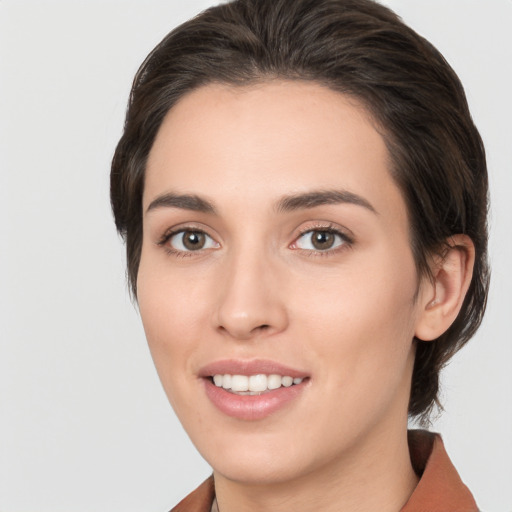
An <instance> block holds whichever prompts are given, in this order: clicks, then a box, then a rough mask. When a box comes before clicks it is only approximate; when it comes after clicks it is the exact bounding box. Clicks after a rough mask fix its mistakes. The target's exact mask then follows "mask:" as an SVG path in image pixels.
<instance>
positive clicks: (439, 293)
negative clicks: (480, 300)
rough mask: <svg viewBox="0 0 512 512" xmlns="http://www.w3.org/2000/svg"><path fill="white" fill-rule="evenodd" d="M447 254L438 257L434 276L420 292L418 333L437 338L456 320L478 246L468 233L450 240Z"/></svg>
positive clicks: (445, 252) (428, 337)
mask: <svg viewBox="0 0 512 512" xmlns="http://www.w3.org/2000/svg"><path fill="white" fill-rule="evenodd" d="M446 242H447V243H446V246H445V251H444V252H443V254H441V255H438V256H436V257H435V258H434V261H433V264H432V275H433V280H432V281H431V282H430V283H429V285H428V286H426V287H425V290H424V292H423V293H422V294H421V295H420V299H419V300H420V301H421V304H420V308H421V309H420V312H419V316H418V321H417V323H416V330H415V336H416V338H418V339H420V340H423V341H431V340H435V339H436V338H438V337H439V336H441V335H442V334H443V333H444V332H445V331H446V330H447V329H448V328H449V327H450V325H451V324H452V323H453V322H454V321H455V319H456V318H457V315H458V314H459V311H460V309H461V307H462V303H463V302H464V298H465V296H466V293H467V291H468V288H469V285H470V283H471V278H472V276H473V265H474V262H475V246H474V244H473V242H472V240H471V239H470V238H469V237H468V236H467V235H454V236H451V237H450V238H449V239H448V240H447V241H446Z"/></svg>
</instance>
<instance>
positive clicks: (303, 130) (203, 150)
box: [137, 81, 471, 512]
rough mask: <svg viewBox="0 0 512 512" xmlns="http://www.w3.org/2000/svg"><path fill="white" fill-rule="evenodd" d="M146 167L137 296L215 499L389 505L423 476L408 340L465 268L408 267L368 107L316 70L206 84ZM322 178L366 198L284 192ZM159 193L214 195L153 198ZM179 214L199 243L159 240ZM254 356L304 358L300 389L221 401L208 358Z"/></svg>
mask: <svg viewBox="0 0 512 512" xmlns="http://www.w3.org/2000/svg"><path fill="white" fill-rule="evenodd" d="M146 172H147V174H146V182H145V190H144V198H143V205H144V219H143V226H144V236H143V246H142V255H141V262H140V269H139V275H138V281H137V288H138V302H139V306H140V313H141V316H142V320H143V323H144V328H145V331H146V335H147V339H148V343H149V347H150V350H151V353H152V356H153V359H154V362H155V365H156V368H157V371H158V373H159V376H160V379H161V381H162V383H163V387H164V389H165V392H166V394H167V396H168V398H169V401H170V403H171V405H172V406H173V408H174V409H175V411H176V413H177V415H178V417H179V419H180V421H181V422H182V424H183V426H184V428H185V429H186V431H187V432H188V434H189V435H190V437H191V439H192V441H193V442H194V443H195V445H196V447H197V448H198V450H199V451H200V453H201V454H202V455H203V456H204V457H205V459H206V460H207V461H208V462H209V463H210V464H211V466H212V467H213V470H214V476H215V484H216V493H217V500H218V504H219V509H220V510H221V511H222V512H230V511H235V510H237V511H252V510H272V511H281V510H282V511H285V510H286V511H289V510H294V511H309V510H311V511H313V510H315V511H317V510H323V511H330V510H333V511H334V510H337V511H339V510H347V511H356V510H357V511H359V510H368V511H370V510H372V511H374V510H379V511H381V512H386V511H398V510H399V509H400V508H401V507H402V506H403V505H404V503H405V502H406V501H407V499H408V497H409V496H410V494H411V493H412V491H413V489H414V487H415V485H416V484H417V477H416V475H415V474H414V472H413V470H412V467H411V464H410V459H409V453H408V446H407V440H406V429H407V405H408V400H409V393H410V383H411V374H412V367H413V361H414V344H413V342H412V340H413V337H414V335H415V334H421V335H423V336H424V337H425V339H426V338H428V337H429V336H434V337H435V336H436V335H439V334H440V332H439V331H440V330H442V329H444V328H445V324H448V325H449V322H450V321H451V319H452V316H453V314H452V313H453V312H455V314H456V312H458V309H457V308H458V307H460V305H459V304H460V302H462V300H461V299H460V295H461V294H462V298H463V288H464V287H466V288H467V286H466V282H467V277H466V274H467V272H466V273H464V271H459V273H458V275H459V280H458V281H457V280H455V281H456V282H455V284H454V285H453V286H452V285H451V284H450V286H451V288H450V286H444V285H443V283H444V282H448V283H452V281H450V279H449V278H448V277H446V276H449V275H451V274H450V273H449V272H445V271H444V270H443V268H442V265H440V266H439V269H438V270H436V273H435V275H436V276H440V280H439V283H438V284H437V285H436V283H435V282H434V283H432V282H431V281H429V280H424V279H419V277H418V276H417V273H416V269H415V264H414V260H413V256H412V252H411V249H410V240H409V223H408V218H407V211H406V207H405V203H404V201H403V198H402V196H401V193H400V191H399V189H398V188H397V186H396V184H395V183H394V181H393V180H392V178H391V175H390V172H389V155H388V152H387V149H386V146H385V143H384V140H383V138H382V137H381V135H380V134H379V133H378V131H377V130H376V129H375V127H374V124H373V123H372V121H371V118H370V116H369V115H368V114H367V112H366V111H365V110H364V109H363V108H362V107H361V106H360V105H358V104H357V103H356V102H355V101H354V100H352V99H349V98H347V97H345V96H343V95H341V94H340V93H337V92H334V91H331V90H329V89H327V88H325V87H324V86H322V85H319V84H314V83H302V82H281V81H274V82H269V83H263V84H258V85H253V86H247V87H243V88H241V87H237V88H234V87H229V86H224V85H218V84H216V85H208V86H204V87H202V88H200V89H198V90H195V91H193V92H191V93H189V94H188V95H187V96H185V97H184V98H182V99H181V100H180V102H179V103H178V104H177V105H176V106H174V107H173V108H172V109H171V111H170V112H169V113H168V115H167V116H166V118H165V120H164V122H163V124H162V126H161V128H160V130H159V133H158V135H157V138H156V140H155V143H154V146H153V148H152V150H151V152H150V155H149V160H148V164H147V171H146ZM326 190H329V191H332V190H335V191H340V190H343V191H348V192H350V193H351V194H356V195H357V196H358V197H360V198H362V199H363V200H364V201H366V202H367V203H368V204H369V205H371V208H369V207H365V206H361V205H360V204H353V203H350V202H349V203H347V202H341V203H336V204H320V205H317V206H315V207H312V208H309V207H303V206H302V207H299V208H296V209H293V210H286V211H282V210H279V209H277V208H276V204H278V203H279V201H281V200H282V198H283V197H285V196H290V195H297V194H305V193H311V192H316V191H326ZM169 193H172V194H188V195H193V196H199V197H201V198H203V199H204V200H207V201H208V202H209V203H210V204H211V205H212V206H213V208H214V209H215V212H212V211H195V210H192V209H189V208H184V207H181V206H183V205H181V206H180V207H177V206H169V205H167V206H165V205H162V204H160V205H159V206H158V205H156V206H155V203H154V201H155V200H158V198H159V197H162V196H163V195H165V194H169ZM151 203H153V207H152V208H150V209H149V210H148V207H149V205H150V204H151ZM372 210H373V211H372ZM171 228H172V229H174V230H175V231H179V230H180V229H189V230H198V229H199V230H201V231H203V232H204V233H206V234H207V238H206V240H207V244H206V245H205V248H204V249H201V250H198V251H188V252H187V251H184V250H183V246H179V241H180V239H181V235H177V236H175V237H174V238H172V239H170V240H166V241H165V242H164V240H165V234H166V233H168V232H169V230H170V229H171ZM326 228H329V229H336V230H339V232H340V233H341V235H340V236H338V235H336V237H335V240H336V242H335V244H334V247H333V248H332V249H328V250H322V251H319V250H314V247H313V246H312V245H311V231H312V230H317V232H318V230H320V231H321V230H322V229H324V230H325V229H326ZM308 230H309V232H308ZM304 233H305V234H304ZM344 236H346V237H347V239H346V240H345V239H344V238H343V237H344ZM349 240H350V241H349ZM459 253H460V254H463V255H462V256H461V255H459ZM466 254H467V253H466V252H464V251H462V252H461V251H453V255H452V256H451V260H452V261H451V264H452V267H453V268H454V269H455V268H458V269H459V270H460V269H461V268H462V269H463V270H464V269H466V270H467V269H468V268H469V267H470V265H471V258H469V261H468V257H467V256H466ZM458 255H459V256H458ZM448 259H449V258H448ZM461 276H462V277H461ZM444 277H446V278H445V279H444V281H443V278H444ZM457 283H458V284H457ZM461 283H462V284H461ZM436 286H437V288H436ZM461 290H462V291H461ZM436 294H437V295H436ZM434 297H435V298H436V303H435V304H432V300H433V298H434ZM447 299H451V300H452V303H451V309H449V308H448V306H446V304H447ZM458 305H459V306H458ZM443 308H444V309H443ZM452 310H453V311H452ZM443 322H444V323H443ZM441 332H442V331H441ZM261 358H262V359H270V360H273V361H277V362H279V363H282V364H285V365H287V366H291V367H293V368H296V369H299V370H301V371H303V372H305V373H307V375H308V376H309V379H308V380H307V382H306V384H305V385H304V389H303V391H302V393H301V394H300V395H299V397H298V398H297V399H295V400H293V401H292V402H290V403H289V404H287V405H286V406H285V407H283V408H282V409H280V410H279V411H277V412H275V413H274V414H271V415H270V416H268V417H266V418H264V419H261V420H257V421H244V420H241V419H237V418H233V417H229V416H226V415H225V414H223V413H222V412H220V411H219V410H218V409H217V408H216V407H215V406H214V405H213V404H212V403H211V402H210V400H209V399H208V398H207V396H206V394H205V391H204V382H203V380H202V379H201V378H199V377H198V372H199V371H200V369H201V368H202V367H203V366H204V365H206V364H208V363H211V362H213V361H217V360H219V359H237V360H244V361H246V360H253V359H261ZM276 454H277V455H276ZM369 488H371V492H368V489H369Z"/></svg>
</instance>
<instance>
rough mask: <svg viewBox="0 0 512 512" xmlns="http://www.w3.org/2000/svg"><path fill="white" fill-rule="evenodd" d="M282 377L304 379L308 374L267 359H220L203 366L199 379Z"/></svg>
mask: <svg viewBox="0 0 512 512" xmlns="http://www.w3.org/2000/svg"><path fill="white" fill-rule="evenodd" d="M224 374H229V375H258V374H265V375H272V374H275V375H282V376H289V377H293V378H305V377H307V376H308V374H307V373H306V372H304V371H302V370H299V369H296V368H291V367H290V366H287V365H284V364H282V363H278V362H277V361H271V360H269V359H251V360H243V359H222V360H219V361H214V362H212V363H209V364H207V365H205V366H203V367H202V368H201V369H200V370H199V372H198V375H199V377H211V376H213V375H224Z"/></svg>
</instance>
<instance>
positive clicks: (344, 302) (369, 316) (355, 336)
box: [297, 253, 417, 393]
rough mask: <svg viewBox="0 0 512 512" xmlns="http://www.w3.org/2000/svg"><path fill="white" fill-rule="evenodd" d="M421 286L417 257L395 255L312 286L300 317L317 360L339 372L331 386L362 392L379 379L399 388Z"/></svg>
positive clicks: (333, 374)
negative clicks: (419, 283)
mask: <svg viewBox="0 0 512 512" xmlns="http://www.w3.org/2000/svg"><path fill="white" fill-rule="evenodd" d="M416 287H417V280H416V270H415V266H414V262H413V260H412V257H411V258H402V259H396V258H394V257H393V253H391V254H390V255H386V254H381V255H379V257H378V258H375V259H374V260H372V262H371V264H370V262H367V261H360V265H352V266H351V267H350V271H348V270H347V271H346V272H341V271H337V272H336V274H334V273H333V274H332V275H330V276H329V279H325V280H324V281H323V285H322V286H318V285H316V286H310V287H309V289H310V290H311V292H310V293H309V294H307V299H305V300H303V301H302V302H301V304H298V305H297V310H300V314H299V315H298V316H299V317H301V318H302V322H303V327H304V330H305V331H306V332H308V333H310V334H311V335H312V338H311V339H312V341H311V342H310V347H309V348H310V349H312V350H313V351H314V353H315V358H316V359H317V360H318V361H319V362H324V363H325V362H326V361H327V362H328V364H329V365H330V366H331V369H333V371H332V372H330V373H329V375H330V377H326V379H327V378H330V379H331V380H330V385H332V386H333V387H334V386H338V387H339V386H340V385H342V386H349V387H350V388H351V389H355V388H357V387H359V388H360V389H361V390H363V389H365V388H366V389H368V388H370V387H374V386H375V384H376V383H377V382H379V381H380V384H379V385H382V382H389V387H390V388H393V387H394V386H395V385H398V382H399V381H400V379H402V377H403V376H404V372H406V371H407V365H408V364H410V357H409V356H410V353H411V350H412V339H413V334H414V325H415V314H416V312H415V309H416V306H415V303H414V296H415V292H416ZM356 383H357V384H356ZM382 391H384V390H382ZM376 392H377V393H379V391H378V390H377V391H376Z"/></svg>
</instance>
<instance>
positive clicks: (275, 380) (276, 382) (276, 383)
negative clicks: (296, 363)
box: [267, 374, 282, 389]
mask: <svg viewBox="0 0 512 512" xmlns="http://www.w3.org/2000/svg"><path fill="white" fill-rule="evenodd" d="M281 379H282V377H281V375H275V374H273V375H269V376H268V379H267V387H268V389H277V388H280V387H281Z"/></svg>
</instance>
